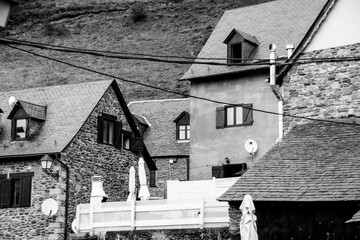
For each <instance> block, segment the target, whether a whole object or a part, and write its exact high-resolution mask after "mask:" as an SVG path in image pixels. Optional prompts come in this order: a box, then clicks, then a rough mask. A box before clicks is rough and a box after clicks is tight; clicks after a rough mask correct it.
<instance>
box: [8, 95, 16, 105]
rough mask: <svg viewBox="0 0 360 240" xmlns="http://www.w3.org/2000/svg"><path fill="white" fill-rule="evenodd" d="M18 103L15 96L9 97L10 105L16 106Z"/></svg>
mask: <svg viewBox="0 0 360 240" xmlns="http://www.w3.org/2000/svg"><path fill="white" fill-rule="evenodd" d="M15 103H16V98H15V97H14V96H11V97H9V105H10V106H14V104H15Z"/></svg>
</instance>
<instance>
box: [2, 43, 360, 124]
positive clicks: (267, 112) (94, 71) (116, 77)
mask: <svg viewBox="0 0 360 240" xmlns="http://www.w3.org/2000/svg"><path fill="white" fill-rule="evenodd" d="M4 45H5V46H7V47H10V48H13V49H16V50H19V51H22V52H26V53H29V54H32V55H35V56H37V57H41V58H45V59H48V60H51V61H55V62H58V63H62V64H65V65H68V66H71V67H74V68H78V69H82V70H85V71H89V72H92V73H96V74H99V75H103V76H107V77H110V78H114V79H118V80H121V81H124V82H128V83H133V84H137V85H141V86H144V87H148V88H153V89H156V90H160V91H164V92H168V93H172V94H176V95H181V96H183V97H188V98H189V97H190V98H194V99H199V100H204V101H208V102H213V103H218V104H223V105H230V106H237V105H238V104H235V103H229V102H223V101H218V100H213V99H209V98H205V97H199V96H195V95H190V94H184V93H180V92H176V91H173V90H169V89H165V88H161V87H156V86H153V85H149V84H146V83H140V82H136V81H132V80H128V79H125V78H122V77H118V76H114V75H111V74H108V73H104V72H99V71H96V70H93V69H90V68H86V67H82V66H78V65H74V64H72V63H68V62H64V61H62V60H58V59H55V58H51V57H48V56H44V55H41V54H38V53H35V52H31V51H28V50H25V49H22V48H17V47H14V46H11V45H8V44H4ZM244 108H247V109H249V110H252V111H255V112H261V113H266V114H272V115H278V116H284V117H291V118H298V119H305V120H311V121H318V122H328V123H336V124H343V125H354V126H360V124H357V123H348V122H338V121H332V120H326V119H316V118H310V117H302V116H296V115H291V114H284V113H283V114H280V113H277V112H271V111H266V110H262V109H256V108H250V107H244Z"/></svg>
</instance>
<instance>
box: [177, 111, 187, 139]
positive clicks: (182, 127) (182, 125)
mask: <svg viewBox="0 0 360 240" xmlns="http://www.w3.org/2000/svg"><path fill="white" fill-rule="evenodd" d="M174 122H175V123H176V140H189V139H190V114H189V113H188V112H185V111H184V112H182V113H181V114H180V115H179V116H178V117H177V118H176V119H175V120H174Z"/></svg>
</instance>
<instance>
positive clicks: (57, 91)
mask: <svg viewBox="0 0 360 240" xmlns="http://www.w3.org/2000/svg"><path fill="white" fill-rule="evenodd" d="M111 82H112V81H97V82H88V83H81V84H66V85H59V86H50V87H41V88H30V89H25V90H19V91H11V92H0V104H1V108H2V109H3V111H4V115H5V116H7V115H8V114H9V113H10V111H11V110H12V107H11V106H10V105H9V104H8V99H9V97H10V96H14V97H15V98H16V99H17V100H19V101H20V102H21V103H23V101H25V102H28V103H32V104H37V105H40V106H46V107H47V109H46V121H45V124H44V125H43V126H42V127H41V128H40V129H39V130H38V133H37V134H35V135H33V136H32V138H31V140H29V141H12V142H11V134H10V133H11V121H10V120H8V119H3V125H4V126H2V127H3V132H2V133H1V134H0V157H3V156H9V155H10V156H16V155H28V154H29V155H30V154H39V153H40V154H41V153H56V152H61V151H62V150H63V149H64V148H65V147H66V145H67V144H68V143H69V142H70V141H71V140H72V138H73V137H74V136H75V134H76V133H77V132H78V130H79V129H80V127H81V126H82V124H83V123H84V122H85V120H86V119H87V117H88V116H89V115H90V113H91V112H92V110H93V109H94V107H95V106H96V104H97V103H98V101H99V100H100V98H101V97H102V96H103V94H104V93H105V91H106V90H107V88H108V87H109V86H110V84H111ZM25 110H26V109H25Z"/></svg>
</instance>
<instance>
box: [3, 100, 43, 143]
mask: <svg viewBox="0 0 360 240" xmlns="http://www.w3.org/2000/svg"><path fill="white" fill-rule="evenodd" d="M8 119H10V120H11V121H12V123H11V140H13V141H14V140H27V139H28V138H29V137H30V136H31V135H32V134H33V133H35V132H36V131H37V130H38V129H40V127H41V126H42V125H43V124H44V122H45V119H46V106H41V105H37V104H33V103H29V102H25V101H22V100H21V101H17V102H16V103H15V105H14V107H13V109H12V110H11V112H10V114H9V116H8Z"/></svg>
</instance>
